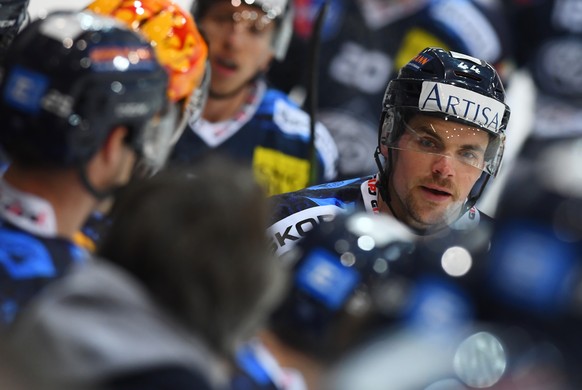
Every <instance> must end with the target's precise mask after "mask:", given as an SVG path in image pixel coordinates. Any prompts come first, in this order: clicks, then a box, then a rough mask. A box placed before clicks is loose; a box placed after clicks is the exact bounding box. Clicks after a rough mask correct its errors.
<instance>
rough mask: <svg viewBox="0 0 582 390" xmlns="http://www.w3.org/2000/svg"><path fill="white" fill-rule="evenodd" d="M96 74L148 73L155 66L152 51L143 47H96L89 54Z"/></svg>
mask: <svg viewBox="0 0 582 390" xmlns="http://www.w3.org/2000/svg"><path fill="white" fill-rule="evenodd" d="M89 58H90V59H91V64H92V69H93V70H94V71H96V72H115V71H143V70H146V71H149V70H154V69H155V68H156V66H157V63H156V61H155V56H154V54H153V51H152V50H149V49H147V48H145V47H133V48H131V47H122V46H107V47H103V46H101V47H96V48H94V49H92V50H91V52H90V53H89Z"/></svg>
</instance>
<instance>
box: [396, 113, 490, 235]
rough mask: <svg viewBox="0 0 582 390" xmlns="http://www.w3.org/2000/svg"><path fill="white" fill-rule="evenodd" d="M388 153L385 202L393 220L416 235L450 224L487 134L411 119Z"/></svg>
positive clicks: (475, 175)
mask: <svg viewBox="0 0 582 390" xmlns="http://www.w3.org/2000/svg"><path fill="white" fill-rule="evenodd" d="M405 128H406V129H405V131H404V133H403V135H402V136H401V137H400V138H399V140H398V142H397V144H395V145H394V146H392V147H391V149H392V155H393V158H392V163H393V166H392V170H391V172H392V175H391V176H390V178H389V181H390V198H391V206H392V209H393V210H394V211H395V212H396V214H398V215H397V216H398V218H400V219H401V220H403V221H404V222H405V223H407V224H408V225H410V226H411V227H413V228H415V229H419V230H431V229H436V228H440V227H443V226H445V225H447V224H450V223H451V222H454V220H456V219H457V218H458V216H459V213H460V211H461V207H462V205H463V203H464V202H465V200H466V198H467V196H468V195H469V192H470V191H471V188H472V187H473V185H474V184H475V182H476V181H477V179H479V177H480V175H481V173H482V169H483V166H484V160H485V151H486V149H487V146H488V144H489V135H488V133H487V132H485V131H483V130H480V129H478V128H474V127H469V126H467V125H465V124H461V123H458V122H454V121H451V120H445V119H442V118H434V117H431V116H426V115H416V116H414V117H413V118H412V119H411V120H409V121H408V123H407V124H406V126H405Z"/></svg>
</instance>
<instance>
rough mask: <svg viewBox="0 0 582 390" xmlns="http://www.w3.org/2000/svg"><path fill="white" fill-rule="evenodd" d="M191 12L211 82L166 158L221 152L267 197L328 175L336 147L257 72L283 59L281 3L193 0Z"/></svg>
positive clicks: (286, 15)
mask: <svg viewBox="0 0 582 390" xmlns="http://www.w3.org/2000/svg"><path fill="white" fill-rule="evenodd" d="M192 13H193V15H194V16H195V19H196V21H197V23H198V25H199V26H200V28H201V30H203V31H204V35H205V37H206V38H207V39H208V41H209V46H210V62H211V66H212V77H211V82H210V92H209V96H208V102H207V104H206V106H205V108H204V113H203V115H202V118H203V120H202V121H200V122H198V123H194V122H191V123H190V128H189V129H188V130H187V131H185V132H184V134H183V136H182V138H181V139H180V141H179V142H178V144H177V145H176V148H175V149H174V153H173V157H172V160H173V161H175V162H177V163H184V162H189V161H192V160H195V159H197V158H199V157H200V156H202V155H204V154H207V153H214V152H217V153H222V154H225V155H228V156H231V157H233V158H236V159H237V160H240V161H241V162H242V163H244V164H248V165H249V166H252V167H253V170H254V172H255V174H256V177H257V179H258V180H259V182H260V183H262V184H263V185H264V186H265V188H266V189H267V191H268V193H269V194H277V193H282V192H287V191H292V190H298V189H301V188H304V187H306V186H308V185H309V184H313V183H321V182H326V181H330V180H332V179H334V178H335V176H336V163H337V148H336V146H335V143H334V142H333V140H332V138H331V136H330V134H329V132H328V131H327V129H326V128H325V127H324V126H323V125H322V124H321V123H317V124H315V138H314V140H313V141H314V144H312V143H311V141H312V139H313V138H312V137H311V135H310V118H309V115H307V113H306V112H304V111H303V110H301V109H300V108H299V107H298V106H297V105H296V104H295V103H293V102H292V101H291V100H290V99H289V98H288V97H287V96H286V95H285V94H283V93H282V92H280V91H277V90H274V89H272V88H270V87H269V86H268V85H267V83H266V82H265V79H264V77H263V76H264V73H265V72H266V71H267V69H268V68H269V65H270V64H271V61H272V60H273V59H282V58H283V57H284V56H285V53H286V50H287V45H288V40H289V37H290V34H291V18H292V14H291V9H290V4H289V2H288V1H287V0H257V1H254V2H248V3H247V2H241V3H239V4H235V2H230V1H226V0H201V1H195V2H194V6H193V9H192Z"/></svg>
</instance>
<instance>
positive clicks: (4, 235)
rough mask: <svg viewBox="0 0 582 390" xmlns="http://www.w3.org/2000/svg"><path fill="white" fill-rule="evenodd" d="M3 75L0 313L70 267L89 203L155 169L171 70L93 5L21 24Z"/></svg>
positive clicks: (80, 254)
mask: <svg viewBox="0 0 582 390" xmlns="http://www.w3.org/2000/svg"><path fill="white" fill-rule="evenodd" d="M2 75H3V77H2V80H1V83H0V91H1V93H0V96H1V98H0V116H1V117H2V118H3V120H4V126H3V128H2V131H0V144H1V145H2V147H3V148H4V149H5V150H6V151H7V153H9V157H10V159H11V164H10V166H9V168H8V170H7V171H6V173H5V175H4V176H3V178H2V180H0V203H1V204H2V207H1V208H0V209H1V210H0V219H1V223H0V237H1V240H2V248H3V250H2V253H1V256H2V267H0V269H1V273H0V275H1V276H0V278H1V283H0V285H1V294H0V310H1V317H0V320H1V322H2V323H3V324H8V323H11V322H12V320H13V319H14V317H15V315H16V314H17V313H18V312H19V310H20V309H21V307H22V306H23V305H25V304H26V303H27V302H28V301H29V300H30V299H31V298H32V297H33V296H35V295H36V294H37V293H38V292H39V291H41V290H42V289H43V288H44V287H45V286H46V285H47V284H49V283H50V282H52V281H53V280H54V279H56V278H58V277H60V276H62V275H63V274H64V273H65V272H66V271H67V270H68V269H69V267H70V266H71V265H73V264H78V263H83V262H85V261H86V257H87V256H86V253H85V251H84V250H82V249H80V247H78V246H77V245H75V244H73V240H74V237H75V235H76V233H77V232H78V231H79V230H80V228H81V226H82V224H83V222H84V221H85V220H86V219H87V217H88V215H89V214H90V213H91V211H92V210H93V209H95V207H96V206H97V205H98V204H99V203H100V202H101V201H103V200H104V199H106V198H108V197H110V196H111V195H112V194H113V193H114V192H115V191H116V190H117V189H118V188H119V187H120V186H123V185H124V184H125V183H126V182H127V181H128V180H129V178H130V176H131V174H132V172H133V171H134V168H137V167H139V169H140V170H145V171H155V170H157V169H159V168H160V167H161V165H162V164H163V158H162V156H167V155H168V152H169V148H170V147H171V143H170V140H171V139H172V138H173V137H175V130H176V127H175V123H174V122H175V119H176V116H175V113H176V111H179V110H178V109H173V108H171V104H172V103H170V102H168V97H167V89H168V74H167V73H166V71H165V69H164V68H163V67H162V66H161V65H160V64H159V62H158V61H157V59H156V54H155V52H154V49H153V48H152V46H151V44H150V42H148V41H147V40H145V39H143V38H142V37H141V36H140V35H138V34H136V33H135V32H132V31H129V30H127V28H126V27H125V26H124V25H122V24H120V23H119V22H116V21H115V20H114V19H111V18H106V17H102V16H99V15H96V14H94V13H88V12H85V13H78V14H76V13H55V14H52V15H50V16H48V17H47V18H46V19H43V20H38V21H35V22H34V23H32V24H30V25H29V26H27V27H26V28H25V29H24V30H22V32H21V33H19V34H18V35H17V37H16V39H15V40H14V42H13V44H12V45H11V46H10V48H9V50H8V55H7V57H6V61H5V63H4V64H3V69H2Z"/></svg>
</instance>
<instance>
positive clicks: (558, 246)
mask: <svg viewBox="0 0 582 390" xmlns="http://www.w3.org/2000/svg"><path fill="white" fill-rule="evenodd" d="M539 146H540V148H539V149H538V153H537V155H536V159H535V160H533V159H531V158H529V156H522V155H521V154H520V155H519V156H518V159H517V160H516V163H515V165H514V166H513V167H512V169H511V170H510V171H509V174H508V181H507V184H506V185H505V187H504V188H503V190H502V192H501V196H500V199H499V206H498V210H497V213H496V217H495V218H496V219H495V226H494V229H493V231H492V232H489V233H488V234H491V235H492V238H491V247H490V250H489V252H488V253H486V254H485V257H482V258H474V257H473V258H472V257H471V256H470V253H469V252H468V251H465V250H464V247H465V242H464V241H463V242H462V243H461V246H456V247H450V248H448V250H447V251H446V252H445V253H443V256H442V257H440V256H439V257H435V256H430V255H429V256H425V255H426V254H430V253H433V252H432V250H428V251H427V250H425V249H427V248H423V245H421V244H417V247H416V249H415V252H414V253H413V254H412V255H411V260H413V261H414V262H415V264H414V266H413V268H414V269H415V270H417V275H418V276H417V277H412V278H410V277H409V278H408V282H407V283H406V285H407V286H408V287H409V290H422V288H419V287H420V286H421V284H422V283H424V282H426V281H427V280H431V281H432V282H433V284H435V282H438V284H440V285H441V286H442V285H445V284H449V285H450V284H451V283H452V285H451V286H453V285H454V286H456V292H457V294H455V295H453V294H450V292H453V291H454V290H449V294H441V295H440V298H441V299H442V301H441V304H440V305H439V304H437V299H438V298H439V294H435V293H432V294H431V295H430V296H431V297H432V299H429V304H427V305H426V306H425V307H426V309H427V310H426V313H434V314H436V316H435V318H434V320H433V321H429V322H428V323H427V325H430V324H433V325H434V324H436V323H439V322H441V323H444V324H446V325H447V326H446V327H445V332H446V333H440V334H439V333H435V332H434V328H428V330H430V332H426V331H425V329H421V328H418V327H416V328H415V327H414V326H411V325H415V323H414V322H408V323H402V324H401V325H402V326H401V329H399V330H398V331H396V332H392V331H390V330H388V331H387V332H386V333H387V334H386V335H385V337H382V338H378V339H377V340H376V341H377V343H376V344H375V345H374V346H373V347H372V348H362V349H361V353H359V354H357V355H356V356H353V357H352V358H351V359H349V360H348V364H342V365H340V367H338V369H337V378H335V380H334V384H335V385H336V386H331V387H330V388H333V389H337V390H344V389H346V390H347V389H355V388H367V389H385V388H390V389H411V388H423V389H424V388H448V389H451V388H455V389H457V388H459V389H466V388H487V389H530V388H538V389H544V390H546V389H547V390H550V389H578V388H580V387H581V385H582V374H581V372H580V369H579V367H580V364H581V362H582V334H581V333H580V326H581V322H582V315H581V313H582V310H581V308H582V300H581V297H580V291H581V288H582V264H581V263H580V254H581V253H582V239H581V238H582V226H581V225H580V223H579V216H580V215H581V214H582V190H581V188H580V185H579V184H580V178H579V177H580V172H579V170H577V169H573V167H577V166H580V164H582V157H581V156H582V138H580V136H576V137H571V138H569V139H561V140H554V141H551V142H546V143H545V145H544V146H543V147H542V146H541V144H540V145H539ZM526 154H529V151H526ZM524 157H525V158H524ZM524 189H527V190H524ZM421 248H422V250H420V249H421ZM463 306H465V309H464V310H463V311H464V312H465V315H463V316H458V315H457V316H455V315H454V314H455V311H456V312H457V313H458V311H459V309H460V308H462V307H463ZM419 307H422V306H419ZM444 309H449V310H451V309H452V311H445V310H444ZM461 314H462V311H461ZM455 318H457V319H458V320H461V321H460V322H459V321H457V320H455ZM451 320H454V322H452V321H451ZM454 323H457V324H458V325H460V326H453V325H454ZM447 333H448V334H447ZM423 334H424V336H423ZM437 336H438V337H437ZM443 336H444V337H443ZM381 339H384V341H385V342H384V343H378V341H380V340H381ZM412 364H413V365H414V370H410V366H411V365H412ZM367 383H372V384H373V386H366V385H365V384H367Z"/></svg>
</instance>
